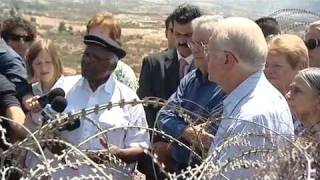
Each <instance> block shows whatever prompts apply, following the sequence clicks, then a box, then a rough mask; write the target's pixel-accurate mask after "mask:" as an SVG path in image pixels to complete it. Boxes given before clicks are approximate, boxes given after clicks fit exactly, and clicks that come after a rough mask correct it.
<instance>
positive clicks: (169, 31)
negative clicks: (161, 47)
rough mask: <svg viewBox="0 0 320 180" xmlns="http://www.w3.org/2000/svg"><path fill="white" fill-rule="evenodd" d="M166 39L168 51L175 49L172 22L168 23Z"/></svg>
mask: <svg viewBox="0 0 320 180" xmlns="http://www.w3.org/2000/svg"><path fill="white" fill-rule="evenodd" d="M165 33H166V38H167V40H168V49H173V48H175V37H174V34H173V25H172V22H170V23H169V26H168V29H167V30H166V32H165Z"/></svg>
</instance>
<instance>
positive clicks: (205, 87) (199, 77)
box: [155, 16, 224, 171]
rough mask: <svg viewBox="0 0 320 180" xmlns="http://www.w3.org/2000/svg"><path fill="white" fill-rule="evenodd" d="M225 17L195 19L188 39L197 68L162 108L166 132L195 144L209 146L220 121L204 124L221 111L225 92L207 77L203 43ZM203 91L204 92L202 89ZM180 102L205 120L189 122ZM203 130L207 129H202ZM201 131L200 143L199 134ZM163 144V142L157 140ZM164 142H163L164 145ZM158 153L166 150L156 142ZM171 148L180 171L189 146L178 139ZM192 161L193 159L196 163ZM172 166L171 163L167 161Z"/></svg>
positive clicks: (160, 119)
mask: <svg viewBox="0 0 320 180" xmlns="http://www.w3.org/2000/svg"><path fill="white" fill-rule="evenodd" d="M220 19H222V17H220V16H201V17H199V18H196V19H194V20H193V21H192V28H193V34H192V40H191V41H189V42H188V45H189V47H190V49H191V50H192V54H193V56H194V57H195V61H194V62H195V66H196V69H195V70H193V71H191V72H190V73H188V74H187V75H186V76H185V77H184V78H183V79H182V80H181V82H180V85H179V86H178V90H177V91H176V92H175V93H174V94H173V95H172V96H171V97H170V98H169V100H168V106H165V107H163V108H162V109H161V110H160V111H159V115H158V118H159V127H160V130H162V131H164V132H165V133H167V134H169V135H171V136H173V137H175V138H178V139H180V140H182V141H183V142H186V143H187V144H188V145H189V144H193V145H195V146H196V147H199V149H198V150H200V149H201V148H200V147H201V144H203V145H204V147H203V148H204V149H205V150H208V149H209V147H210V145H211V142H212V139H213V135H214V134H215V132H216V129H215V128H216V127H217V124H215V123H214V122H212V124H211V125H213V126H215V127H212V128H209V130H208V131H205V130H204V127H202V125H203V123H206V122H204V121H203V119H207V118H208V117H210V116H214V115H219V114H221V113H220V112H221V105H222V101H223V98H224V93H223V92H222V90H221V88H220V87H218V86H217V85H216V84H215V83H213V82H210V81H208V64H207V62H208V61H207V60H206V59H205V54H204V49H203V48H204V46H205V45H206V44H207V43H208V41H209V38H210V36H211V33H212V31H213V29H214V26H215V23H216V22H217V21H218V20H220ZM199 92H201V93H199ZM176 106H180V107H182V108H185V109H187V110H189V111H191V112H192V113H195V114H197V115H199V116H200V117H201V118H203V119H202V120H200V121H198V122H188V121H186V120H184V119H183V117H181V116H180V115H179V114H178V113H177V112H176V109H175V108H173V107H176ZM196 119H198V117H194V116H192V117H191V120H196ZM202 130H204V131H202ZM200 131H202V132H201V133H200V134H201V135H199V139H200V141H202V143H200V142H199V141H198V138H197V136H198V135H197V134H199V132H200ZM158 144H160V143H158ZM162 146H163V145H162ZM155 147H156V148H157V151H158V152H159V153H163V152H164V151H163V149H164V148H163V147H161V148H160V146H159V145H157V144H156V145H155ZM165 149H170V152H169V154H170V155H169V156H170V157H169V158H172V160H173V161H174V165H173V166H174V169H175V170H176V171H180V170H181V169H184V168H186V167H187V166H188V164H189V159H190V158H189V156H190V152H189V150H187V149H186V148H183V147H182V146H179V145H178V144H176V143H172V144H171V145H169V148H165ZM195 162H196V161H194V162H191V164H192V163H195ZM168 166H172V165H168Z"/></svg>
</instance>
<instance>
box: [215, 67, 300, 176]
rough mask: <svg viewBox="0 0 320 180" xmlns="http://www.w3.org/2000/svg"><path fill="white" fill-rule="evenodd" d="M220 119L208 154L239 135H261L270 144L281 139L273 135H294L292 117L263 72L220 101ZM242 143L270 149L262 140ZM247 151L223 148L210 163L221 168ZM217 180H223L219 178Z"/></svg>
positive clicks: (236, 173)
mask: <svg viewBox="0 0 320 180" xmlns="http://www.w3.org/2000/svg"><path fill="white" fill-rule="evenodd" d="M222 117H223V119H222V121H221V123H220V125H219V128H218V131H217V134H216V136H215V137H214V140H213V144H212V145H211V148H210V151H209V152H210V154H211V153H212V152H213V151H214V150H217V148H221V147H222V146H221V145H222V144H223V143H224V142H225V141H226V140H227V138H230V137H233V136H236V135H240V134H245V133H255V134H263V135H266V136H267V137H270V139H271V141H272V143H277V142H279V141H278V140H279V139H281V138H280V137H279V136H275V133H274V132H277V133H279V134H284V135H293V134H294V127H293V121H292V116H291V113H290V109H289V107H288V104H287V102H286V100H285V98H284V97H283V96H282V95H281V93H280V92H279V91H278V90H276V89H275V88H274V87H273V86H272V85H271V84H270V82H269V81H268V80H267V79H266V77H265V75H264V73H263V72H262V71H259V72H256V73H254V74H252V75H251V76H249V77H248V78H247V79H246V80H245V81H243V82H242V83H241V84H240V85H239V86H238V87H237V88H236V89H234V90H233V91H232V92H231V93H230V94H228V96H227V97H226V99H225V100H224V101H223V115H222ZM240 120H246V121H240ZM254 123H257V124H260V125H263V126H264V127H262V126H259V125H256V124H254ZM245 139H246V140H248V141H249V142H250V144H251V145H253V146H254V147H255V148H259V147H265V148H266V147H270V146H269V145H271V143H269V141H266V138H263V137H257V136H250V137H246V138H245ZM233 142H234V141H233ZM251 149H252V148H251ZM248 150H250V147H247V146H246V147H243V146H241V145H238V144H237V145H231V146H230V147H223V148H222V150H221V152H220V153H218V154H217V156H216V157H214V159H213V161H214V162H216V163H219V164H220V165H222V164H224V163H225V162H226V161H227V160H228V158H231V159H232V158H235V157H237V156H239V155H241V154H242V153H243V152H247V151H248ZM210 154H209V155H210ZM250 159H251V157H250ZM254 159H256V158H254ZM252 173H254V171H246V170H243V171H241V170H240V171H234V172H231V173H227V174H225V176H227V177H228V178H230V179H235V178H240V179H245V178H248V177H251V175H252ZM216 178H217V179H220V178H221V179H224V178H222V176H221V177H216Z"/></svg>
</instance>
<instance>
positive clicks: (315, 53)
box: [305, 21, 320, 67]
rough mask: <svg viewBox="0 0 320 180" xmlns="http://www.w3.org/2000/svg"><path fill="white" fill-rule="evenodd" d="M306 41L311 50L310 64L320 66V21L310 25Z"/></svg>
mask: <svg viewBox="0 0 320 180" xmlns="http://www.w3.org/2000/svg"><path fill="white" fill-rule="evenodd" d="M305 43H306V46H307V47H308V50H309V58H310V66H311V67H320V21H315V22H313V23H311V24H310V25H309V26H308V28H307V30H306V34H305Z"/></svg>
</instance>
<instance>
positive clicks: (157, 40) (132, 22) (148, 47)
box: [25, 14, 166, 75]
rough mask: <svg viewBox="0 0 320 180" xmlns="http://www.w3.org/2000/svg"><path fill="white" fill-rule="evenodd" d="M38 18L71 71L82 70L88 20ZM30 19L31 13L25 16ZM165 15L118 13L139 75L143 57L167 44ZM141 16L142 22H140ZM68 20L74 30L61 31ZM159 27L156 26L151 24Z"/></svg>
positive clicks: (129, 61) (129, 55) (43, 32)
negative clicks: (164, 25)
mask: <svg viewBox="0 0 320 180" xmlns="http://www.w3.org/2000/svg"><path fill="white" fill-rule="evenodd" d="M32 17H33V18H35V19H36V23H37V28H38V32H39V36H40V37H42V38H46V39H52V40H54V42H55V44H56V46H57V49H58V51H59V54H60V57H61V60H62V61H63V64H64V66H65V70H66V73H67V74H75V73H79V72H80V59H81V55H82V52H83V49H84V45H83V43H82V38H83V35H84V34H85V24H86V22H79V21H70V20H63V19H59V18H54V17H48V16H32ZM25 18H27V19H30V18H31V16H30V15H25ZM161 18H162V17H154V19H156V20H151V19H152V18H151V17H148V16H139V15H124V14H121V15H117V19H118V20H119V21H120V24H121V26H122V45H123V47H124V49H125V50H126V51H127V56H126V57H125V59H124V60H125V62H126V63H127V64H128V65H130V66H131V67H132V68H133V70H134V71H135V73H136V74H137V75H139V73H140V68H141V61H142V58H143V57H144V56H146V55H148V54H150V53H155V52H158V51H161V50H162V49H164V48H165V47H166V39H165V36H164V29H163V28H162V26H163V25H162V23H163V22H162V19H161ZM137 19H139V20H140V21H137ZM62 21H63V22H64V23H65V25H66V27H67V28H68V27H70V26H71V27H72V31H71V32H67V31H65V32H59V31H58V26H59V24H60V23H61V22H62ZM150 26H155V27H150Z"/></svg>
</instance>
